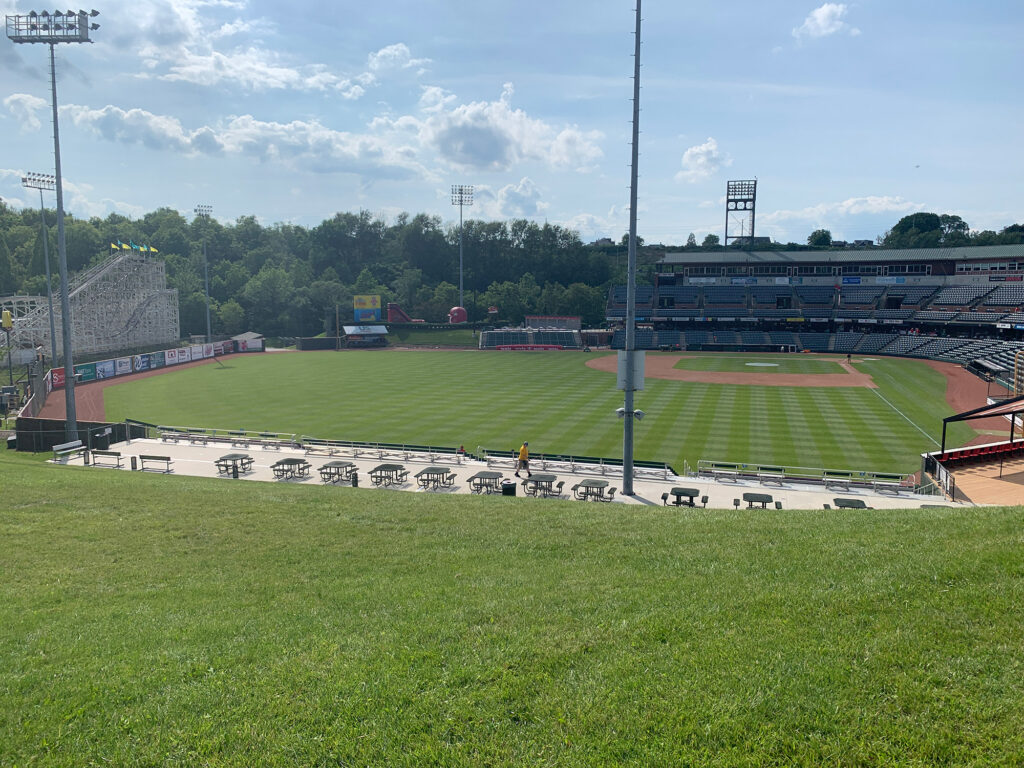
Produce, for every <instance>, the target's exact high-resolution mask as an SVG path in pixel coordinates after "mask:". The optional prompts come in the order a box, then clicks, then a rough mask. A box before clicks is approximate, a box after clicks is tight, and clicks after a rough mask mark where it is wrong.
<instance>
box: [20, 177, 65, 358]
mask: <svg viewBox="0 0 1024 768" xmlns="http://www.w3.org/2000/svg"><path fill="white" fill-rule="evenodd" d="M21 184H22V186H24V187H28V188H29V189H38V190H39V236H40V237H42V238H43V261H45V262H46V300H47V301H48V302H49V304H50V365H51V366H52V367H56V365H57V327H56V325H55V324H54V321H53V287H52V286H51V285H50V245H49V240H50V235H49V232H47V230H46V208H45V206H44V205H43V190H44V189H46V190H50V189H53V188H54V187H55V186H56V185H57V180H56V179H55V178H54V177H53V176H50V175H49V174H46V173H28V174H26V175H25V176H22V177H21Z"/></svg>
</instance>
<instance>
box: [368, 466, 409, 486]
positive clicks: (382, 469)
mask: <svg viewBox="0 0 1024 768" xmlns="http://www.w3.org/2000/svg"><path fill="white" fill-rule="evenodd" d="M407 477H409V472H408V470H406V468H405V467H403V466H402V465H401V464H380V465H378V466H376V467H374V468H373V469H371V470H370V481H371V482H372V483H373V484H374V485H398V484H399V483H403V482H405V480H406V478H407Z"/></svg>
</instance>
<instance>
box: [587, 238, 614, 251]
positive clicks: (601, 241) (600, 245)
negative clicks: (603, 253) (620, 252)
mask: <svg viewBox="0 0 1024 768" xmlns="http://www.w3.org/2000/svg"><path fill="white" fill-rule="evenodd" d="M591 245H592V246H595V247H597V248H604V247H607V246H609V245H615V241H614V240H612V239H611V238H610V237H602V238H601V239H599V240H595V241H594V242H592V243H591Z"/></svg>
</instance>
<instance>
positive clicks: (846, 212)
mask: <svg viewBox="0 0 1024 768" xmlns="http://www.w3.org/2000/svg"><path fill="white" fill-rule="evenodd" d="M924 207H925V206H924V204H922V203H913V202H911V201H909V200H904V199H903V198H902V197H888V196H869V197H851V198H849V199H847V200H843V201H841V202H836V203H819V204H818V205H812V206H809V207H807V208H801V209H799V210H794V211H786V210H782V211H773V212H772V213H767V214H761V215H760V216H759V218H758V221H761V222H765V223H769V222H771V223H778V222H782V221H790V220H808V221H816V222H820V223H822V224H827V221H828V220H830V219H836V218H839V217H843V216H859V215H863V214H878V213H902V214H906V213H911V212H913V211H920V210H923V209H924Z"/></svg>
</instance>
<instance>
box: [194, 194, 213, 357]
mask: <svg viewBox="0 0 1024 768" xmlns="http://www.w3.org/2000/svg"><path fill="white" fill-rule="evenodd" d="M192 212H193V213H195V215H196V218H197V219H202V220H203V222H204V225H203V287H204V290H205V292H206V343H207V344H209V343H210V269H209V267H208V263H207V260H206V229H207V227H206V225H205V222H209V220H210V214H212V213H213V206H212V205H197V206H196V207H195V208H193V209H192Z"/></svg>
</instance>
